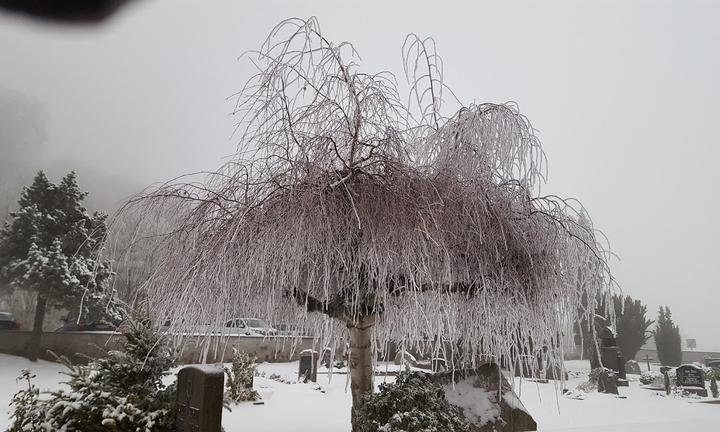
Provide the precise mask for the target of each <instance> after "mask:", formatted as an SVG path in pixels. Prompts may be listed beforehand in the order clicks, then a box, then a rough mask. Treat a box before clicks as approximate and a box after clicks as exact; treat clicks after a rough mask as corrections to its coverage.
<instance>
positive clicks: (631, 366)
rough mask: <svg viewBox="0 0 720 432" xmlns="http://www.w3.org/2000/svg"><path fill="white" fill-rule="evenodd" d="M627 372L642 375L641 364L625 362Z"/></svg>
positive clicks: (632, 361) (630, 361)
mask: <svg viewBox="0 0 720 432" xmlns="http://www.w3.org/2000/svg"><path fill="white" fill-rule="evenodd" d="M625 372H626V373H629V374H633V375H640V374H641V373H642V370H640V364H639V363H638V362H636V361H635V360H628V361H626V362H625Z"/></svg>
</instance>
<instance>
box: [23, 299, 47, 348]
mask: <svg viewBox="0 0 720 432" xmlns="http://www.w3.org/2000/svg"><path fill="white" fill-rule="evenodd" d="M46 306H47V300H46V299H45V297H43V296H41V295H40V294H38V296H37V303H36V304H35V320H34V322H33V329H32V335H31V337H30V345H29V346H28V353H27V356H28V360H30V361H37V359H38V354H39V353H40V339H41V338H42V330H43V322H44V321H45V308H46Z"/></svg>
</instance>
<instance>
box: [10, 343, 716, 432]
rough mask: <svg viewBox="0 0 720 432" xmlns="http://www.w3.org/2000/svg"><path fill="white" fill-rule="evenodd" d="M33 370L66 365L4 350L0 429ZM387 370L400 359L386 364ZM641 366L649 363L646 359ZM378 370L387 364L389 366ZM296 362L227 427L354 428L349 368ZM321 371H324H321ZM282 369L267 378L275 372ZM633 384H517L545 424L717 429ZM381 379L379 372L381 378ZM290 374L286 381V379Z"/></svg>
mask: <svg viewBox="0 0 720 432" xmlns="http://www.w3.org/2000/svg"><path fill="white" fill-rule="evenodd" d="M23 368H27V369H31V370H33V372H34V373H35V374H36V375H37V376H38V377H37V379H36V385H38V386H39V387H40V388H41V389H54V388H57V387H58V386H59V385H60V384H59V382H60V381H63V379H64V378H65V376H64V375H61V374H59V373H58V372H60V371H62V370H63V369H64V368H63V367H62V366H61V365H58V364H55V363H48V362H42V361H41V362H38V363H36V364H32V363H30V362H28V361H26V360H25V359H22V358H19V357H13V356H8V355H3V354H0V403H2V405H3V409H2V410H0V431H3V430H5V429H6V428H7V426H8V423H9V418H8V414H7V408H6V407H7V403H9V401H10V399H11V397H12V395H13V394H14V393H15V392H16V391H17V389H19V388H20V387H19V386H20V385H22V384H21V383H17V382H16V381H15V377H16V376H17V375H18V373H19V371H20V369H23ZM387 368H388V369H390V370H393V369H397V366H394V365H387ZM567 368H568V370H569V371H570V373H571V377H570V380H569V381H567V382H566V383H565V385H564V387H565V388H568V389H571V390H573V389H575V387H576V386H577V385H578V384H579V383H581V382H583V381H585V380H586V379H587V372H588V371H589V365H588V362H587V361H569V362H567ZM643 368H644V365H643ZM379 369H382V370H385V369H386V365H380V366H379ZM297 370H298V363H297V362H290V363H263V364H261V365H260V366H259V371H260V372H261V373H262V374H264V375H265V376H264V377H263V376H261V377H256V378H255V388H256V389H257V390H258V392H259V393H260V395H261V396H262V398H263V402H264V404H263V405H253V404H252V403H243V404H240V405H237V406H234V407H233V410H232V412H230V413H228V412H227V411H225V412H224V413H223V424H224V426H225V428H226V430H227V432H263V431H301V432H302V431H307V432H311V431H312V432H331V431H332V432H337V431H343V430H349V429H350V405H351V398H350V394H349V389H348V391H346V383H347V375H345V374H341V373H338V374H334V375H332V376H329V375H326V374H320V375H319V376H318V381H319V382H318V384H303V383H297ZM320 372H324V370H321V371H320ZM273 374H274V375H277V376H275V377H273V379H270V375H273ZM629 377H630V378H631V383H630V387H626V388H622V387H621V388H620V396H621V397H624V398H619V397H616V396H614V395H607V394H599V393H590V394H588V395H586V397H585V399H583V400H579V399H571V398H566V397H564V396H562V395H561V390H562V388H561V387H560V383H557V382H554V381H550V382H549V383H548V384H538V383H535V382H531V381H527V380H523V381H520V380H519V379H517V380H516V382H515V385H516V389H517V391H518V393H519V394H520V399H521V400H522V402H523V403H524V404H525V407H526V408H527V409H528V410H529V411H530V413H531V414H532V416H533V417H534V418H535V420H536V421H537V423H538V425H539V427H540V430H541V431H580V432H601V431H602V432H606V431H613V432H646V431H648V432H649V431H653V432H666V431H667V432H669V431H673V432H675V431H678V430H687V431H708V432H709V431H720V405H712V404H702V403H697V400H694V399H687V398H674V397H666V396H664V393H662V392H657V391H652V390H647V389H643V388H640V384H639V382H638V381H637V376H633V375H630V376H629ZM384 379H387V380H392V379H393V378H392V377H388V378H384V377H378V378H376V385H379V384H380V383H382V382H383V380H384ZM282 381H286V382H282Z"/></svg>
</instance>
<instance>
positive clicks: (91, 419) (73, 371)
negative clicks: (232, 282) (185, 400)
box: [8, 322, 175, 432]
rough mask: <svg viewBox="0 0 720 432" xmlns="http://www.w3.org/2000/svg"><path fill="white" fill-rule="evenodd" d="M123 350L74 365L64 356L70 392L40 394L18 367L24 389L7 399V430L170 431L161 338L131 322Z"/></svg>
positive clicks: (170, 393) (166, 359)
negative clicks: (9, 414)
mask: <svg viewBox="0 0 720 432" xmlns="http://www.w3.org/2000/svg"><path fill="white" fill-rule="evenodd" d="M125 337H126V340H127V342H126V344H125V347H124V350H123V351H110V352H109V353H108V355H107V357H104V358H99V359H96V360H91V361H90V362H89V363H88V364H87V365H86V366H77V365H73V364H72V363H70V361H69V360H68V359H67V358H60V360H61V361H62V362H63V363H64V364H65V366H67V367H68V369H69V372H64V373H65V374H66V375H67V376H69V377H70V380H69V381H68V382H67V383H66V384H67V385H68V386H69V387H70V389H69V390H65V389H62V390H58V391H55V392H52V393H50V394H49V395H48V394H42V395H41V394H40V392H39V391H38V389H37V388H36V387H35V386H34V385H33V384H32V381H31V380H32V378H33V377H34V376H33V375H31V374H30V373H29V372H27V371H23V373H22V375H21V379H23V380H26V381H27V382H28V388H27V389H26V390H21V391H19V392H18V393H17V394H15V396H14V397H13V399H12V402H11V407H12V409H13V412H12V419H13V424H12V425H11V427H10V429H8V432H21V431H22V432H46V431H51V430H52V431H55V430H57V431H64V430H67V431H83V432H93V431H118V432H170V431H172V430H173V424H174V415H173V411H174V410H173V404H174V402H175V386H174V385H172V386H169V387H166V386H165V385H164V384H163V382H162V378H163V377H164V376H165V375H167V373H168V370H169V369H170V367H171V366H172V364H173V360H172V358H173V357H172V356H171V355H170V354H171V353H170V351H169V349H168V348H167V347H166V346H165V345H164V344H162V343H161V342H160V339H159V338H160V336H159V335H157V334H156V333H153V332H152V331H151V330H150V328H149V327H147V326H146V325H145V324H142V323H138V322H133V323H130V324H129V327H128V328H127V330H126V331H125Z"/></svg>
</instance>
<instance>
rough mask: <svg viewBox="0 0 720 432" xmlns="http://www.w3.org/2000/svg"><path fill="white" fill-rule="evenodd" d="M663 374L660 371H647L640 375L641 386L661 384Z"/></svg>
mask: <svg viewBox="0 0 720 432" xmlns="http://www.w3.org/2000/svg"><path fill="white" fill-rule="evenodd" d="M662 379H663V374H662V373H660V372H658V371H645V372H643V373H641V374H640V384H642V385H650V384H653V383H656V384H657V383H661V382H662Z"/></svg>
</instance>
